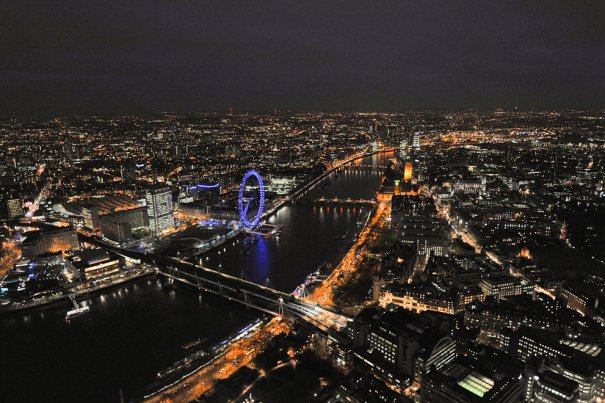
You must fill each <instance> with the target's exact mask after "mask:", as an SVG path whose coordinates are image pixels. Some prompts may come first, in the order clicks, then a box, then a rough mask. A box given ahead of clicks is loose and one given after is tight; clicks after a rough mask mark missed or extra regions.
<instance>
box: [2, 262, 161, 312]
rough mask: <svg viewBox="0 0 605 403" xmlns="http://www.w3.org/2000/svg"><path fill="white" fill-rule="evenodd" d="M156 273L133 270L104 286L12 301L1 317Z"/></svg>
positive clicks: (79, 287) (98, 285)
mask: <svg viewBox="0 0 605 403" xmlns="http://www.w3.org/2000/svg"><path fill="white" fill-rule="evenodd" d="M155 273H156V271H155V270H154V269H152V268H142V269H132V270H130V271H128V272H124V273H121V274H117V275H115V276H114V277H112V278H111V279H109V280H108V281H107V282H104V283H103V284H96V285H93V286H90V287H85V286H86V285H87V284H82V285H80V286H78V287H74V288H71V289H69V292H67V291H64V292H61V293H60V294H53V295H50V296H48V297H42V298H37V299H36V298H34V299H31V300H28V301H11V303H9V304H6V305H2V306H0V315H3V314H9V313H16V312H21V311H26V310H29V309H33V308H39V307H41V306H45V305H51V304H56V303H60V302H66V301H68V300H69V298H70V296H72V295H73V296H75V297H79V296H82V295H89V294H96V293H98V292H100V291H105V290H107V289H110V288H113V287H117V286H119V285H122V284H125V283H128V282H130V281H133V280H136V279H139V278H142V277H145V276H148V275H150V274H155Z"/></svg>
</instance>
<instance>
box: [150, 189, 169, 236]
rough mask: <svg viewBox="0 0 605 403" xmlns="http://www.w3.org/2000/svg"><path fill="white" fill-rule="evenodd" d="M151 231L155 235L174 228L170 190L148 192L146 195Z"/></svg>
mask: <svg viewBox="0 0 605 403" xmlns="http://www.w3.org/2000/svg"><path fill="white" fill-rule="evenodd" d="M145 199H146V201H147V214H148V215H149V230H150V231H151V232H154V233H158V232H162V231H165V230H167V229H171V228H174V216H173V206H172V193H171V192H170V189H169V188H157V189H152V190H148V191H147V193H146V194H145Z"/></svg>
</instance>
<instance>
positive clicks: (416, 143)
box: [412, 132, 420, 150]
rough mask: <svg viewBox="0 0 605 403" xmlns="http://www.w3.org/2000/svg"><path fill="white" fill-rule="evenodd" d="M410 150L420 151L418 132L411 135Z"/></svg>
mask: <svg viewBox="0 0 605 403" xmlns="http://www.w3.org/2000/svg"><path fill="white" fill-rule="evenodd" d="M412 148H413V149H415V150H419V149H420V132H414V134H413V135H412Z"/></svg>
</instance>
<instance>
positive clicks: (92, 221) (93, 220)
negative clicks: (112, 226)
mask: <svg viewBox="0 0 605 403" xmlns="http://www.w3.org/2000/svg"><path fill="white" fill-rule="evenodd" d="M82 216H83V217H84V226H85V227H86V228H89V229H91V230H93V231H96V230H98V229H99V228H100V227H101V219H100V218H99V207H97V206H94V205H86V206H84V207H82Z"/></svg>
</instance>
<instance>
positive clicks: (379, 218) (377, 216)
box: [306, 202, 390, 306]
mask: <svg viewBox="0 0 605 403" xmlns="http://www.w3.org/2000/svg"><path fill="white" fill-rule="evenodd" d="M389 210H390V209H389V205H388V204H387V203H386V202H380V203H379V204H378V207H377V208H376V212H375V213H374V216H373V217H372V218H371V220H370V217H368V221H366V224H365V226H364V228H363V230H362V231H361V233H360V234H359V238H358V239H357V241H356V242H355V244H354V245H353V246H352V247H351V249H350V250H349V252H347V254H346V255H345V257H344V258H343V259H342V261H341V262H340V264H339V265H338V267H337V268H336V269H334V271H333V272H332V274H330V276H329V277H328V278H327V279H326V280H324V281H323V282H322V283H321V285H320V286H319V287H317V288H316V289H315V290H314V291H313V292H312V293H311V294H310V295H309V296H308V297H307V298H306V300H307V301H312V302H315V303H318V304H321V305H328V306H329V305H334V301H333V295H334V290H335V289H336V288H338V287H340V286H341V285H343V284H345V283H346V282H347V280H348V279H349V278H350V276H351V275H352V274H353V273H354V272H355V270H357V267H359V264H360V263H361V262H362V261H363V257H364V256H365V254H366V253H367V249H366V243H367V242H368V241H370V240H374V239H376V237H377V236H378V234H379V232H380V229H381V228H382V227H383V226H384V222H385V219H386V217H387V216H388V214H386V213H388V212H389Z"/></svg>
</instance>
